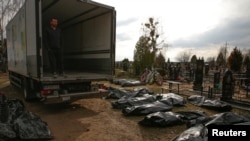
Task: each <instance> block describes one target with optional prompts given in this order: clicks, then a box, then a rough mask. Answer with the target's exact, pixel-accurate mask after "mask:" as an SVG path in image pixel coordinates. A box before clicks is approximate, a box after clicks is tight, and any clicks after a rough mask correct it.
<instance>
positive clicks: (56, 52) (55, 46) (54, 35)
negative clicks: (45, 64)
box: [45, 18, 65, 77]
mask: <svg viewBox="0 0 250 141" xmlns="http://www.w3.org/2000/svg"><path fill="white" fill-rule="evenodd" d="M61 43H62V41H61V29H60V28H59V27H58V20H57V19H56V18H51V20H50V26H49V27H47V28H46V29H45V47H46V48H47V50H48V55H49V61H50V66H51V69H52V72H53V75H54V77H57V73H59V74H60V75H63V76H64V75H65V74H64V70H63V57H62V46H61Z"/></svg>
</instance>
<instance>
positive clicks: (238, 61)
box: [228, 47, 243, 72]
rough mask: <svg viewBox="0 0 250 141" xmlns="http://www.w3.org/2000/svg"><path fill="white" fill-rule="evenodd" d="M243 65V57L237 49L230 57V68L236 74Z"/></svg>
mask: <svg viewBox="0 0 250 141" xmlns="http://www.w3.org/2000/svg"><path fill="white" fill-rule="evenodd" d="M242 64H243V55H242V53H241V51H240V50H239V49H237V47H235V48H234V49H233V51H232V52H231V54H230V56H229V57H228V65H229V68H230V69H231V70H232V71H234V72H239V71H240V70H241V66H242Z"/></svg>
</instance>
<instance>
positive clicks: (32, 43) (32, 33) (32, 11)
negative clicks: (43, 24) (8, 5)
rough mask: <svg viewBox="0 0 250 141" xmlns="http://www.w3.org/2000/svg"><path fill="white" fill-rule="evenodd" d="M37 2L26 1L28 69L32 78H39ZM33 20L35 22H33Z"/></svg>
mask: <svg viewBox="0 0 250 141" xmlns="http://www.w3.org/2000/svg"><path fill="white" fill-rule="evenodd" d="M36 2H37V1H26V3H25V6H26V33H27V35H26V38H27V40H26V41H27V68H28V74H29V75H30V76H32V77H36V78H37V77H38V72H39V68H40V67H39V66H40V62H39V61H38V59H39V58H40V54H39V52H38V51H39V48H40V46H39V44H38V42H37V40H38V38H37V37H39V36H38V35H37V31H38V30H37V25H38V23H37V22H38V16H37V4H36ZM31 19H33V20H31Z"/></svg>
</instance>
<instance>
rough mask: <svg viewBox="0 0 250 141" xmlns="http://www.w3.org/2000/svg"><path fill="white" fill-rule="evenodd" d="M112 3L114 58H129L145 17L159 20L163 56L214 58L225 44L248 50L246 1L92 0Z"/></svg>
mask: <svg viewBox="0 0 250 141" xmlns="http://www.w3.org/2000/svg"><path fill="white" fill-rule="evenodd" d="M94 1H96V2H100V3H103V4H106V5H110V6H113V7H114V8H115V9H116V13H117V17H116V20H117V27H116V61H121V60H123V59H124V58H128V59H129V60H133V55H134V49H135V44H136V42H137V41H138V40H139V37H140V36H141V35H142V32H141V30H140V29H141V27H142V23H145V22H147V21H148V18H149V17H153V18H155V19H156V20H157V21H159V23H160V30H161V37H162V39H163V40H164V42H165V53H164V55H165V57H166V59H168V58H170V61H176V56H177V55H178V53H179V52H182V51H191V53H192V55H194V54H195V55H196V56H197V57H198V58H199V57H204V59H205V60H206V59H207V58H208V57H215V58H216V57H217V55H218V52H219V49H220V47H221V46H225V43H226V42H227V43H228V50H229V53H230V52H231V51H232V49H233V48H234V47H235V46H237V48H239V49H240V50H241V51H244V49H250V0H94Z"/></svg>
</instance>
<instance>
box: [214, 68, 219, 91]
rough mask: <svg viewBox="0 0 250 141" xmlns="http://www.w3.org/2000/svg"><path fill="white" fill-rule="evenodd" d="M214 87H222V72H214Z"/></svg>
mask: <svg viewBox="0 0 250 141" xmlns="http://www.w3.org/2000/svg"><path fill="white" fill-rule="evenodd" d="M214 88H217V89H218V88H220V72H215V73H214Z"/></svg>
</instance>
